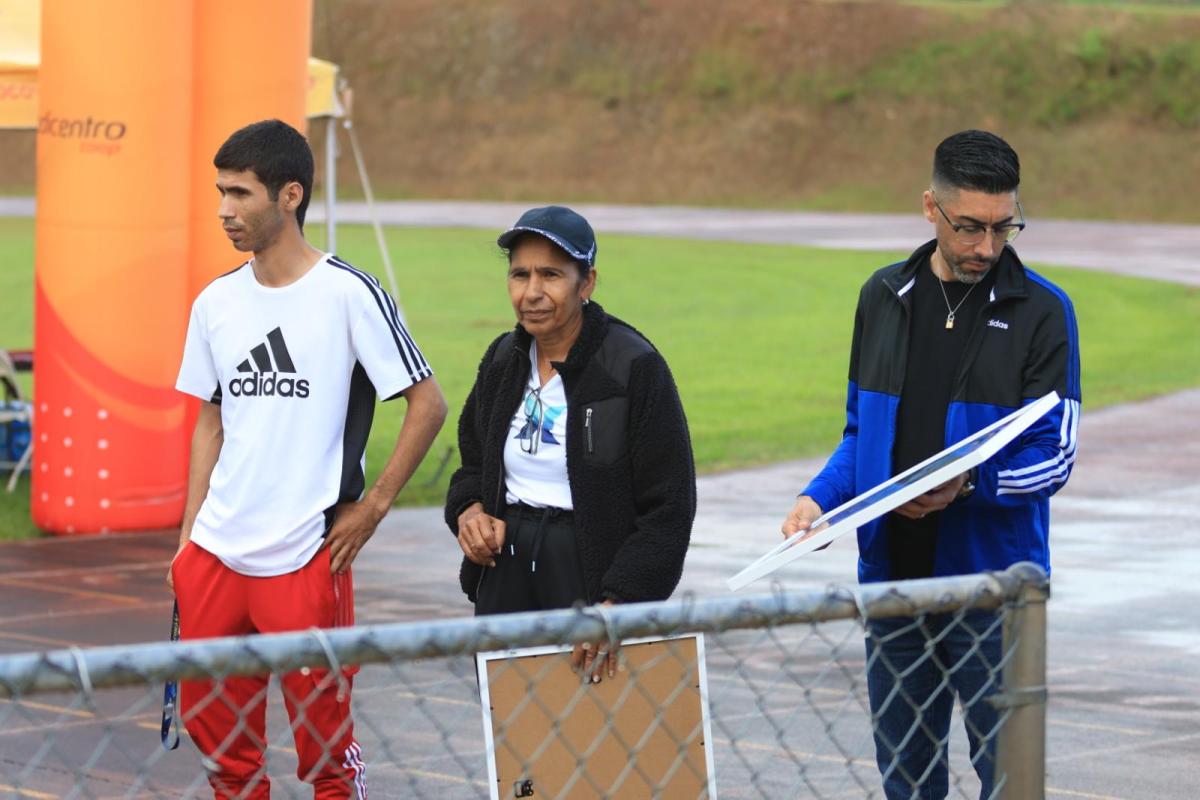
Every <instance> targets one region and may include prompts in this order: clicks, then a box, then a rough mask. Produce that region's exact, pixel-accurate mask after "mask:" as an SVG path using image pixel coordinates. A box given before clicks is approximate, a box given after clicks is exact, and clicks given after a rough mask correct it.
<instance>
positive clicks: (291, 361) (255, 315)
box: [175, 255, 433, 576]
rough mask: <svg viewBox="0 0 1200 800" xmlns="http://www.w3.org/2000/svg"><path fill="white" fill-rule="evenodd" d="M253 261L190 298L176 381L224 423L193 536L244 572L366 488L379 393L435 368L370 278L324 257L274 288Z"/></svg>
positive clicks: (270, 560)
mask: <svg viewBox="0 0 1200 800" xmlns="http://www.w3.org/2000/svg"><path fill="white" fill-rule="evenodd" d="M252 264H253V262H252V261H250V262H246V263H245V264H243V265H242V266H240V267H238V268H237V269H236V270H234V271H233V272H230V273H228V274H226V275H223V276H221V277H220V278H217V279H216V280H215V281H213V282H212V283H211V284H209V285H208V287H206V288H205V289H204V291H203V292H201V293H200V296H199V297H197V298H196V302H195V303H194V304H193V305H192V315H191V319H190V321H189V322H188V332H187V340H186V342H185V344H184V351H183V363H182V365H181V366H180V368H179V379H178V380H177V381H176V383H175V388H177V389H178V390H179V391H181V392H186V393H187V394H191V395H195V396H196V397H199V398H200V399H202V400H207V401H210V402H218V403H220V405H221V425H222V426H223V428H224V442H223V444H222V445H221V453H220V456H219V457H218V459H217V464H216V467H215V468H214V469H213V472H212V477H211V478H210V480H209V484H208V495H207V496H206V497H205V499H204V504H203V505H202V506H201V507H200V512H199V514H198V515H197V517H196V522H195V525H194V526H193V527H192V541H193V542H195V543H196V544H197V545H199V546H200V547H203V548H204V549H205V550H208V551H209V552H211V553H212V554H214V555H215V556H217V557H218V558H220V559H221V561H222V562H224V563H225V565H226V566H228V567H229V568H230V569H232V570H234V571H235V572H239V573H241V574H243V575H255V576H268V575H283V574H286V573H289V572H294V571H295V570H297V569H299V568H300V567H302V566H304V565H305V564H307V563H308V561H309V560H310V559H311V558H312V557H313V555H314V554H315V553H316V552H317V550H318V549H319V548H320V546H321V543H322V538H323V536H324V535H325V531H326V529H327V521H332V509H333V507H334V506H335V505H336V504H337V503H339V502H345V501H353V500H357V499H359V497H361V495H362V492H363V488H364V477H363V474H364V473H363V452H364V449H365V447H366V442H367V434H368V432H369V431H370V426H371V417H372V414H373V413H374V410H375V396H376V393H378V395H379V396H380V397H383V398H391V397H394V396H395V395H397V394H398V393H399V392H401V391H403V390H404V389H407V388H408V387H409V386H411V385H412V384H414V383H417V382H419V381H421V380H423V379H424V378H427V377H429V376H430V375H432V374H433V372H432V370H431V369H430V368H429V364H428V363H426V361H425V358H424V356H422V355H421V351H420V350H419V349H418V348H417V345H416V343H415V342H413V340H412V337H411V336H409V334H408V331H407V330H406V328H405V325H404V320H403V319H402V318H401V317H400V313H399V311H398V310H397V308H396V305H395V303H394V302H393V301H392V298H391V297H390V296H389V295H388V294H387V292H385V291H384V290H383V289H382V288H381V287H380V285H379V281H377V280H376V279H375V278H374V277H372V276H371V275H368V274H367V273H365V272H361V271H359V270H357V269H355V268H354V267H351V266H350V265H349V264H347V263H345V262H344V261H341V260H340V259H338V258H336V257H334V256H332V255H325V256H322V258H321V260H320V261H318V262H317V264H316V266H314V267H313V268H312V269H311V270H309V271H308V272H307V273H305V274H304V276H303V277H301V278H300V279H299V280H298V281H296V282H294V283H292V284H289V285H288V286H283V287H279V288H271V287H267V286H263V285H262V284H260V283H259V282H258V280H257V279H256V278H255V277H254V269H253V267H252ZM327 515H328V516H327Z"/></svg>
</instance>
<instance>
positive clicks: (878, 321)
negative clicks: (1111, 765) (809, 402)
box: [783, 131, 1080, 798]
mask: <svg viewBox="0 0 1200 800" xmlns="http://www.w3.org/2000/svg"><path fill="white" fill-rule="evenodd" d="M1019 183H1020V163H1019V160H1018V158H1017V154H1016V153H1015V152H1014V151H1013V149H1012V148H1011V147H1009V145H1008V144H1007V143H1006V142H1005V141H1004V140H1003V139H1001V138H1000V137H998V136H996V135H994V134H991V133H987V132H984V131H963V132H962V133H957V134H955V135H953V136H950V137H949V138H947V139H946V140H945V141H943V142H942V143H941V144H940V145H938V148H937V150H936V152H935V154H934V162H933V179H932V183H931V186H930V188H929V190H928V191H926V192H925V194H924V197H923V206H924V213H925V218H926V219H927V220H929V221H930V222H931V223H933V225H934V228H935V232H936V238H935V239H934V240H933V241H930V242H927V243H926V244H924V245H922V246H921V247H919V248H918V249H917V250H916V251H915V252H914V253H913V254H912V255H911V256H910V257H909V258H908V260H907V261H904V262H901V263H898V264H892V265H891V266H887V267H884V268H883V269H880V270H879V271H877V272H876V273H875V274H874V275H872V276H871V277H870V279H868V280H867V282H866V284H865V285H864V286H863V288H862V291H861V293H860V294H859V300H858V309H857V312H856V314H855V320H854V339H853V343H852V346H851V351H850V385H849V392H848V397H847V401H846V428H845V432H844V434H843V438H842V442H841V444H840V445H839V446H838V448H837V450H835V451H834V453H833V456H832V457H831V458H830V459H829V462H828V463H827V464H826V465H825V467H824V468H823V469H822V470H821V472H820V473H819V474H818V475H817V476H816V477H815V478H813V480H812V481H811V482H810V483H809V484H808V486H807V487H806V488H805V489H804V492H803V493H802V494H801V496H800V497H799V498H798V500H797V502H796V505H795V507H794V508H793V509H792V511H791V513H790V514H789V515H788V517H787V519H786V520H785V521H784V524H783V532H784V534H785V535H792V534H794V533H796V532H797V531H802V530H805V529H807V528H808V527H809V525H810V524H811V523H812V521H813V520H815V519H816V518H817V517H818V516H820V515H821V513H822V511H824V510H830V509H833V508H835V507H837V506H839V505H841V504H843V503H845V502H846V501H848V500H850V499H852V498H853V497H855V496H856V495H858V494H860V493H862V492H863V491H865V490H867V489H870V488H871V487H873V486H875V485H877V484H879V483H882V482H884V481H886V480H887V479H889V478H890V477H892V476H893V475H896V474H898V473H900V472H902V471H904V470H906V469H908V468H909V467H911V466H913V465H915V464H917V463H920V462H921V461H924V460H925V459H926V458H928V457H929V456H931V455H933V454H935V453H937V452H939V451H941V450H942V449H944V448H945V447H947V446H948V445H950V444H953V443H955V442H957V441H959V440H960V439H963V438H965V437H967V436H969V435H970V434H972V433H975V432H976V431H979V430H980V429H982V428H984V427H987V426H988V425H990V424H991V423H993V422H995V421H997V420H999V419H1000V418H1001V417H1004V416H1006V415H1007V414H1009V413H1011V412H1012V411H1015V410H1016V409H1018V408H1020V407H1021V406H1023V405H1025V404H1028V403H1030V402H1032V401H1034V400H1036V399H1038V398H1039V397H1041V396H1042V395H1044V394H1046V393H1047V392H1049V391H1051V390H1054V391H1057V392H1058V394H1059V396H1060V397H1062V398H1063V400H1062V402H1061V403H1060V404H1059V405H1058V406H1057V407H1056V408H1054V409H1053V410H1052V411H1050V412H1049V413H1048V414H1047V415H1046V416H1044V417H1043V418H1042V419H1040V420H1039V421H1038V422H1036V423H1034V425H1033V426H1032V427H1030V428H1029V429H1028V430H1027V431H1026V432H1025V433H1024V434H1022V436H1021V437H1020V438H1018V439H1017V440H1016V441H1014V442H1013V443H1012V444H1011V445H1009V446H1008V447H1006V448H1005V449H1004V450H1002V451H1001V452H1000V453H999V454H997V455H996V456H995V457H994V458H992V459H990V460H989V461H987V462H985V463H984V464H982V465H980V466H979V467H978V468H977V469H975V470H972V471H971V472H970V473H964V474H962V475H959V476H958V477H956V478H954V479H953V480H951V481H949V482H947V483H945V484H943V485H942V486H940V487H938V488H936V489H934V490H932V491H930V492H928V493H926V494H924V495H922V496H920V497H918V498H917V499H915V500H912V501H910V502H908V503H906V504H905V505H903V506H901V507H900V508H898V509H896V510H895V511H894V512H892V513H890V514H888V515H886V516H884V517H882V518H880V519H876V520H874V521H872V522H870V523H868V524H866V525H864V526H863V527H861V528H859V530H858V546H859V562H858V575H859V580H860V581H863V582H873V581H887V580H904V579H909V578H923V577H931V576H941V575H959V574H966V573H974V572H980V571H984V570H999V569H1004V568H1006V567H1009V566H1011V565H1012V564H1015V563H1017V562H1019V561H1033V562H1034V563H1037V564H1040V565H1041V566H1042V567H1043V568H1044V569H1046V570H1047V571H1048V570H1049V568H1050V551H1049V542H1048V539H1049V522H1050V511H1049V498H1050V496H1051V495H1052V494H1054V493H1055V492H1056V491H1058V489H1060V488H1061V487H1062V486H1063V485H1064V484H1065V483H1066V481H1067V478H1068V477H1069V476H1070V473H1071V467H1072V465H1073V463H1074V461H1075V436H1076V431H1077V430H1078V425H1079V408H1080V405H1079V403H1080V387H1079V333H1078V328H1077V327H1076V323H1075V312H1074V309H1073V308H1072V306H1071V301H1070V299H1069V298H1068V297H1067V295H1066V294H1065V293H1064V292H1063V291H1062V290H1061V289H1059V288H1058V287H1056V286H1055V285H1054V284H1052V283H1050V281H1048V280H1046V279H1045V278H1043V277H1042V276H1040V275H1038V274H1037V273H1035V272H1033V271H1032V270H1030V269H1028V268H1027V267H1025V265H1024V264H1022V263H1021V260H1020V259H1019V258H1018V257H1017V254H1016V251H1014V250H1013V248H1012V246H1011V243H1012V241H1013V239H1015V238H1016V236H1017V234H1019V233H1020V232H1021V230H1022V229H1023V228H1024V227H1025V221H1024V218H1023V214H1022V211H1021V205H1020V202H1019V200H1018V198H1017V187H1018V185H1019ZM903 622H904V621H890V620H880V621H877V622H873V623H872V624H871V628H870V631H869V633H870V636H869V637H868V639H867V658H868V661H867V665H868V666H867V678H868V681H867V682H868V690H869V694H870V700H871V709H872V714H873V716H874V717H875V719H876V720H877V724H876V731H875V741H876V758H877V761H878V763H879V767H880V770H881V771H882V772H883V775H884V789H885V791H886V793H887V796H888V797H889V798H897V797H905V798H907V797H910V796H920V797H922V798H924V797H931V798H936V797H945V796H946V792H947V790H948V786H947V783H948V774H947V772H948V771H947V768H946V765H945V761H944V759H945V752H944V750H945V746H946V738H947V733H948V730H949V724H950V713H951V709H952V706H953V702H954V698H953V694H958V696H959V697H960V699H961V702H962V703H963V705H964V707H965V716H966V723H967V725H966V726H967V733H968V739H969V741H970V746H971V754H972V758H973V761H974V763H975V768H976V772H977V773H978V774H979V777H980V780H981V781H982V783H983V793H982V796H983V797H987V796H989V795H990V793H991V788H992V779H993V760H994V747H993V746H992V745H993V743H994V736H993V735H992V733H993V729H994V728H995V726H996V712H995V711H994V710H993V709H992V708H991V706H990V705H988V704H987V703H986V702H984V701H983V698H984V696H986V695H987V694H991V693H993V692H995V691H996V686H995V683H994V681H995V676H994V674H993V673H995V672H997V671H998V667H999V663H1000V625H999V624H998V621H997V618H996V617H995V615H993V614H990V613H987V612H970V613H969V614H968V615H967V617H966V619H965V623H966V624H963V623H962V622H956V621H955V620H953V619H949V618H946V617H939V616H930V617H927V618H926V619H925V620H924V623H925V624H924V625H923V626H911V628H909V629H906V628H905V627H904V624H903ZM979 637H982V639H983V641H982V644H981V646H980V647H979V648H978V649H976V650H972V648H973V647H974V645H975V644H976V640H977V638H979ZM931 643H935V644H931ZM930 647H935V648H936V650H937V652H936V657H935V658H933V659H931V658H930V657H929V653H928V652H927V650H928V649H929V648H930ZM989 668H990V669H989ZM942 670H949V673H950V674H949V675H948V681H946V682H943V676H942ZM901 673H903V674H904V676H905V677H904V678H903V682H902V684H901V685H900V687H899V689H900V691H898V692H897V691H896V689H897V687H896V682H897V681H898V680H900V678H899V677H898V676H899V675H900V674H901ZM947 684H948V685H947ZM922 709H924V710H923V711H922ZM910 734H912V735H911V736H910ZM906 737H908V738H907V739H906ZM917 787H920V791H919V792H918V794H917V795H913V791H914V789H916V788H917Z"/></svg>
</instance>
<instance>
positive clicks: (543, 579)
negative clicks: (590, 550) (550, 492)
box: [475, 505, 587, 617]
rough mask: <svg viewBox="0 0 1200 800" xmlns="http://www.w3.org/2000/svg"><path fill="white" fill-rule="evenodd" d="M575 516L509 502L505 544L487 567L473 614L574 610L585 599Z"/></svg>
mask: <svg viewBox="0 0 1200 800" xmlns="http://www.w3.org/2000/svg"><path fill="white" fill-rule="evenodd" d="M574 520H575V518H574V515H573V514H572V513H571V512H570V511H564V510H562V509H559V508H534V507H532V506H526V505H515V506H509V507H508V509H507V510H506V511H505V512H504V525H505V533H504V547H503V548H502V549H501V552H500V555H498V556H496V566H494V567H484V569H483V579H482V580H481V581H480V583H479V592H478V594H477V596H476V600H475V616H477V617H479V616H483V615H485V614H509V613H513V612H516V611H541V610H544V609H550V608H570V607H571V606H573V605H574V604H575V603H576V602H583V603H586V602H587V586H586V584H585V583H584V580H583V568H582V567H581V566H580V561H579V551H578V548H577V547H576V545H575V524H574Z"/></svg>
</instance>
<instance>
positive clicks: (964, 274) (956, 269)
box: [947, 259, 999, 285]
mask: <svg viewBox="0 0 1200 800" xmlns="http://www.w3.org/2000/svg"><path fill="white" fill-rule="evenodd" d="M996 261H999V259H996ZM996 261H992V262H991V263H989V264H988V268H987V269H985V270H984V271H983V272H969V271H967V270H965V269H963V268H962V265H961V264H960V263H959V262H958V261H950V260H949V259H947V262H948V263H949V264H950V271H951V272H952V273H954V277H955V278H957V279H958V280H959V281H960V282H961V283H965V284H967V285H973V284H976V283H979V282H980V281H982V280H983V279H984V278H986V277H987V274H988V273H989V272H991V271H992V267H994V266H996Z"/></svg>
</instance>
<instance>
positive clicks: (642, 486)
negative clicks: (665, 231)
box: [446, 303, 696, 602]
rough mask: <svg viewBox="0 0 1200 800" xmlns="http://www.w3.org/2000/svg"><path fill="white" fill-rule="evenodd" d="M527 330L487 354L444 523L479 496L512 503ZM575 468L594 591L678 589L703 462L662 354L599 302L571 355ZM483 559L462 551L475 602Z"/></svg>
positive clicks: (578, 521) (572, 478) (462, 421)
mask: <svg viewBox="0 0 1200 800" xmlns="http://www.w3.org/2000/svg"><path fill="white" fill-rule="evenodd" d="M530 342H531V337H530V336H529V334H527V333H526V332H525V330H524V329H523V328H521V327H520V326H517V327H516V329H515V330H513V331H511V332H509V333H506V334H503V335H502V336H500V337H498V338H497V339H496V340H495V341H493V342H492V344H491V345H490V346H489V347H488V349H487V352H486V353H484V356H483V361H482V362H480V364H479V373H478V375H477V376H476V379H475V386H474V388H472V389H471V393H470V395H468V396H467V402H466V404H465V405H464V406H463V411H462V415H461V417H460V418H459V422H458V447H459V453H460V455H461V457H462V466H461V467H460V468H459V469H458V470H457V471H456V472H455V473H454V475H453V476H452V477H451V478H450V490H449V492H448V493H447V496H446V524H447V525H449V526H450V531H451V532H452V533H454V534H455V536H457V535H458V515H459V514H461V513H462V512H463V511H464V510H465V509H466V508H467V507H468V506H470V505H471V504H472V503H475V502H480V503H482V504H483V508H484V510H485V511H486V512H487V513H488V514H490V515H492V516H495V517H501V516H503V512H504V507H505V499H504V495H505V487H504V441H505V436H506V435H507V432H508V430H509V423H510V421H511V419H512V415H513V414H514V413H515V412H516V409H517V406H518V404H519V403H520V402H521V398H522V395H523V392H524V389H525V385H526V383H527V381H528V380H529V370H530V362H529V345H530ZM554 368H555V369H556V370H557V371H558V373H559V375H561V376H562V381H563V388H564V390H565V391H566V395H567V406H568V409H569V411H568V413H567V478H568V481H569V482H570V485H571V500H572V502H573V504H574V507H575V508H574V512H575V513H574V520H575V536H576V540H577V544H578V548H579V553H580V558H581V560H582V562H583V563H582V566H583V572H584V580H585V581H586V583H587V590H588V601H589V602H599V601H601V600H609V599H611V600H614V601H617V602H637V601H644V600H663V599H666V598H667V597H668V596H670V594H671V592H672V591H674V589H675V586H676V584H678V583H679V577H680V574H681V573H682V572H683V559H684V555H685V554H686V552H687V547H688V541H689V539H690V538H691V532H692V521H693V520H694V519H695V516H696V471H695V465H694V462H693V459H692V445H691V439H690V438H689V436H688V429H687V420H686V419H685V418H684V414H683V406H682V404H681V403H680V401H679V393H678V391H677V390H676V388H675V382H674V380H673V379H672V377H671V371H670V369H669V368H668V367H667V363H666V361H664V360H663V358H662V356H661V355H659V353H658V351H657V350H655V349H654V346H653V345H651V344H650V342H649V341H647V340H646V339H645V337H643V336H642V335H641V334H640V333H638V332H637V331H636V330H634V329H633V328H632V327H631V326H629V325H627V324H625V323H624V322H621V321H620V320H618V319H617V318H615V317H611V316H609V315H608V314H606V313H605V312H604V310H603V309H602V308H601V307H600V305H599V304H598V303H589V304H588V305H586V306H584V316H583V328H582V330H581V331H580V334H579V339H578V340H577V341H576V342H575V344H574V345H573V346H572V347H571V351H570V352H569V353H568V354H567V360H566V361H564V362H554ZM482 569H483V567H480V566H478V565H476V564H474V563H472V562H471V561H469V560H468V559H466V558H465V557H464V558H463V564H462V570H461V573H460V581H461V583H462V587H463V591H464V592H466V594H467V597H468V598H469V599H470V600H471V601H472V602H474V600H475V590H476V588H477V587H478V585H479V580H480V577H481V574H482V573H481V570H482Z"/></svg>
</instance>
